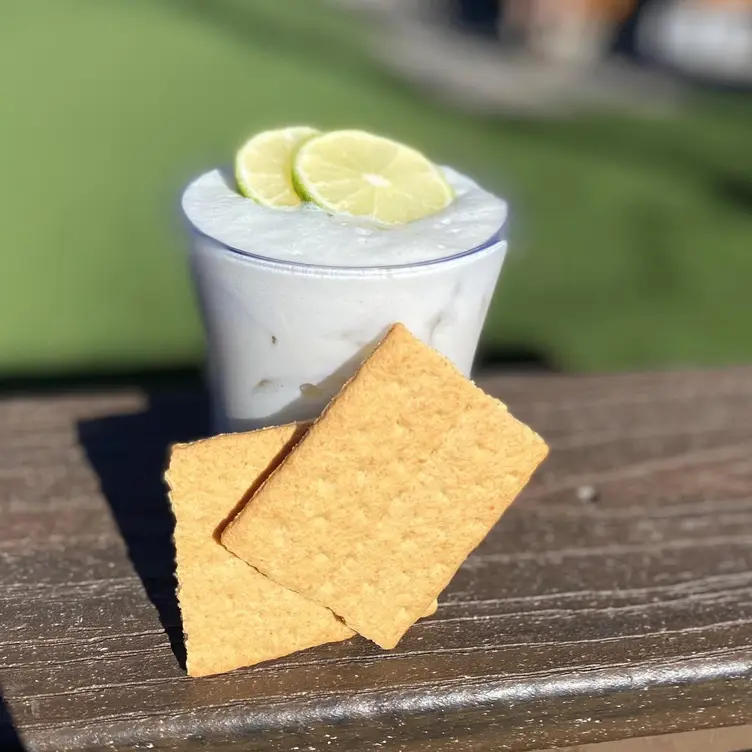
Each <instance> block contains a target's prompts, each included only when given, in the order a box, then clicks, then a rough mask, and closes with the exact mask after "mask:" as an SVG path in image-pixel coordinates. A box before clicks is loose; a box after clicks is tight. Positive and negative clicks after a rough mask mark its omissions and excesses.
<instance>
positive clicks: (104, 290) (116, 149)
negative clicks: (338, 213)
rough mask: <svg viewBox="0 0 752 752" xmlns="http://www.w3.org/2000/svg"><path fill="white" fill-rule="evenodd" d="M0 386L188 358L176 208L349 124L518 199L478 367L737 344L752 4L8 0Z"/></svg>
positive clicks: (750, 356)
mask: <svg viewBox="0 0 752 752" xmlns="http://www.w3.org/2000/svg"><path fill="white" fill-rule="evenodd" d="M0 83H1V86H0V92H1V97H2V98H1V99H0V102H1V104H0V165H1V166H2V180H0V259H1V261H0V378H1V379H5V380H13V379H22V378H28V377H46V376H55V377H57V376H65V375H85V376H97V375H102V374H117V373H134V372H148V371H152V370H159V369H175V368H188V369H190V368H192V367H194V366H196V365H197V364H198V363H199V362H200V359H201V356H202V348H203V344H202V336H201V332H200V327H199V320H198V316H197V312H196V309H195V307H194V303H193V298H192V293H191V290H190V285H189V279H188V275H187V269H186V266H185V263H184V247H185V242H186V238H185V235H184V228H183V227H182V224H181V219H180V216H179V213H178V209H177V207H178V197H179V194H180V191H181V188H182V187H183V186H184V184H185V183H186V182H187V181H188V180H189V179H190V178H191V177H193V176H194V175H196V174H198V173H199V172H201V171H202V170H205V169H207V168H209V167H211V166H215V165H218V164H226V163H227V162H228V161H230V160H231V158H232V156H233V154H234V150H235V149H236V148H237V146H239V144H240V143H241V142H242V141H243V140H244V139H245V138H246V137H247V136H248V135H250V134H251V133H252V132H254V131H256V130H260V129H263V128H268V127H276V126H280V125H286V124H303V123H305V124H311V125H316V126H318V127H320V128H338V127H362V128H366V129H370V130H374V131H377V132H379V133H382V134H385V135H389V136H392V137H394V138H397V139H400V140H402V141H405V142H407V143H410V144H412V145H415V146H417V147H418V148H420V149H422V150H424V151H425V152H426V153H427V154H428V155H429V156H430V157H432V158H433V159H434V160H436V161H439V162H441V163H444V164H451V165H453V166H455V167H456V168H458V169H460V170H462V171H464V172H467V173H469V174H470V175H472V176H473V177H475V178H476V179H477V180H478V181H480V182H481V183H482V184H483V185H484V186H486V187H488V188H490V189H492V190H494V191H496V192H499V193H500V194H502V195H503V196H505V197H507V198H508V199H509V201H510V202H511V205H512V211H513V221H512V224H511V227H510V233H511V243H512V249H513V252H512V253H511V255H510V257H509V259H508V262H507V266H506V268H505V271H504V273H503V274H502V281H501V283H500V286H499V288H498V290H497V295H496V299H495V300H494V303H493V306H492V310H491V314H490V317H489V320H488V324H487V327H486V331H485V335H484V341H483V357H484V359H485V360H486V362H491V361H507V362H517V363H519V362H526V363H528V364H533V363H536V364H539V365H545V366H550V367H553V368H557V369H564V370H573V371H575V370H576V371H583V370H615V369H630V370H634V369H644V368H665V367H673V366H689V365H692V366H694V365H697V366H706V365H715V364H725V363H735V362H741V361H750V360H752V336H751V334H750V322H752V296H750V295H749V294H748V291H747V287H748V281H749V280H750V279H752V94H751V92H752V2H750V1H749V0H644V1H641V0H349V1H346V0H339V1H338V2H334V0H330V1H329V2H325V1H324V0H211V1H210V0H159V1H157V0H23V2H21V1H20V0H16V1H14V0H0Z"/></svg>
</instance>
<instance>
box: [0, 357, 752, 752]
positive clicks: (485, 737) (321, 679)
mask: <svg viewBox="0 0 752 752" xmlns="http://www.w3.org/2000/svg"><path fill="white" fill-rule="evenodd" d="M482 384H483V386H484V387H486V388H487V389H489V391H492V392H493V393H494V394H496V395H498V396H500V397H501V398H503V399H504V400H505V401H506V402H508V403H509V404H510V406H511V408H512V409H513V411H514V412H515V413H516V414H517V415H518V416H519V417H520V418H522V419H523V420H525V421H527V422H529V423H531V425H532V426H533V427H534V428H535V429H536V430H538V431H539V432H541V433H542V434H543V435H544V436H545V437H546V438H547V439H549V440H550V443H551V444H552V449H553V451H552V455H551V457H550V458H549V460H548V461H547V463H546V464H545V466H544V467H543V469H542V470H541V471H540V472H539V474H538V475H537V476H536V478H535V480H534V482H533V484H532V485H531V487H530V488H529V489H528V490H527V491H526V492H525V494H524V496H523V498H522V499H521V500H520V501H519V502H518V503H517V504H515V505H514V506H513V508H512V509H511V510H510V511H509V513H508V514H507V515H506V516H505V517H504V518H503V520H502V522H501V523H500V524H499V525H498V526H497V528H496V529H495V530H494V531H493V533H492V534H491V536H490V537H489V538H488V539H487V541H486V542H485V543H484V544H483V546H482V547H481V548H480V549H479V550H478V552H477V553H476V554H474V555H473V556H472V557H471V558H470V559H469V560H468V562H467V563H466V564H465V566H464V567H463V568H462V569H461V570H460V572H459V574H458V575H457V577H456V578H455V580H454V582H453V583H452V585H451V587H450V588H449V590H448V591H447V593H446V594H445V595H444V596H443V597H442V599H441V600H440V606H439V610H438V612H437V613H436V615H435V616H433V617H431V618H429V619H426V620H424V621H422V622H420V623H419V624H418V625H417V626H416V627H415V628H414V629H413V630H411V631H410V632H409V633H408V635H407V636H406V638H405V639H404V641H403V642H402V643H401V645H400V647H399V648H398V649H396V650H394V651H392V652H389V653H383V652H382V651H380V650H378V649H377V648H376V647H375V646H373V645H371V644H369V643H367V642H366V641H365V640H362V639H354V640H351V641H348V642H346V643H341V644H337V645H328V646H323V647H321V648H317V649H314V650H310V651H307V652H305V653H299V654H296V655H293V656H290V657H288V658H286V659H283V660H279V661H276V662H273V663H269V664H266V665H262V666H259V667H257V668H255V669H249V670H241V671H236V672H233V673H231V674H227V675H224V676H218V677H210V678H206V679H188V678H187V677H185V675H184V672H183V671H182V669H181V667H180V661H181V659H182V656H181V654H182V640H181V636H180V625H179V616H178V612H177V609H176V606H175V597H174V582H173V579H172V557H173V551H172V546H171V543H170V534H171V526H172V522H171V519H170V516H169V512H168V508H167V505H166V500H165V496H164V489H163V487H162V484H161V480H160V477H161V471H162V467H163V462H164V453H165V448H166V446H167V445H168V444H169V443H170V442H172V441H176V440H188V439H191V438H195V437H197V436H199V435H202V434H203V433H204V431H205V409H204V403H203V401H202V400H201V398H200V396H199V395H197V394H194V393H189V392H185V393H174V394H170V393H166V392H161V393H155V394H151V395H146V394H144V393H142V392H139V391H135V390H134V391H121V392H110V393H103V394H92V395H86V394H78V395H76V394H68V395H47V396H43V397H35V396H33V395H32V396H28V397H15V398H12V399H11V398H9V399H6V400H5V401H3V402H0V686H1V687H2V692H1V694H2V697H3V704H2V706H0V749H2V750H5V749H9V750H10V749H14V748H18V747H20V745H21V744H24V745H25V747H26V749H28V750H35V751H36V750H39V751H40V752H42V751H45V752H46V751H48V750H49V751H53V750H54V751H55V752H63V751H65V750H89V749H157V750H175V751H177V750H191V749H201V748H211V749H213V750H225V749H228V750H229V749H241V748H242V749H247V748H253V749H261V750H282V749H285V750H294V749H295V748H296V747H297V748H299V749H300V750H306V749H315V750H339V749H343V750H345V749H367V748H373V749H385V750H386V749H394V750H405V751H406V752H411V751H412V750H421V752H422V751H423V750H427V751H428V752H431V751H432V750H444V749H453V750H463V751H465V750H483V749H494V750H515V751H520V752H522V751H523V750H532V749H540V748H545V747H556V746H566V745H573V744H582V743H587V742H595V741H603V740H611V739H619V738H625V737H630V736H641V735H648V734H656V733H667V732H671V731H685V730H688V729H693V728H714V727H719V726H730V725H736V724H742V723H749V722H751V721H752V693H750V691H749V686H750V684H749V680H750V678H751V677H752V368H737V369H730V370H725V371H716V372H697V373H690V372H687V373H666V374H654V375H619V376H603V377H600V376H598V377H596V376H588V377H580V378H574V377H559V376H543V375H535V376H530V377H521V376H515V377H493V378H489V379H486V380H485V381H484V382H482ZM585 486H589V487H592V488H591V489H588V492H587V493H586V492H584V491H583V490H582V489H583V487H585ZM593 497H595V498H593ZM587 499H590V500H587ZM176 656H177V657H176Z"/></svg>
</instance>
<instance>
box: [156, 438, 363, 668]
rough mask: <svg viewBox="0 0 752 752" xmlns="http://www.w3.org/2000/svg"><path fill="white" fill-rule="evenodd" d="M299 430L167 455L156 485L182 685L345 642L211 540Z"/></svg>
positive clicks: (332, 624)
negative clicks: (166, 517) (163, 496)
mask: <svg viewBox="0 0 752 752" xmlns="http://www.w3.org/2000/svg"><path fill="white" fill-rule="evenodd" d="M306 428H307V424H303V425H301V426H295V425H289V426H283V427H280V428H271V429H266V430H261V431H254V432H252V433H246V434H234V435H227V436H217V437H215V438H212V439H206V440H204V441H197V442H195V443H192V444H178V445H176V446H174V447H173V448H172V452H171V456H170V464H169V468H168V470H167V473H166V476H165V479H166V481H167V483H168V485H169V487H170V503H171V504H172V509H173V513H174V515H175V551H176V560H177V577H178V583H179V585H178V601H179V603H180V611H181V614H182V619H183V632H184V634H185V643H186V653H187V668H188V674H189V675H190V676H206V675H208V674H216V673H220V672H223V671H231V670H232V669H235V668H239V667H241V666H251V665H253V664H255V663H259V662H261V661H267V660H270V659H272V658H279V657H281V656H283V655H287V654H289V653H292V652H295V651H297V650H303V649H305V648H310V647H313V646H314V645H320V644H322V643H326V642H335V641H338V640H345V639H347V638H348V637H352V636H353V634H354V633H353V631H352V630H350V629H348V627H346V626H345V625H344V624H343V623H342V621H341V620H340V619H338V618H337V617H336V616H335V615H334V614H333V613H332V612H331V611H330V610H329V609H327V608H325V607H324V606H321V605H319V604H317V603H314V602H313V601H311V600H309V599H308V598H304V597H303V596H302V595H299V594H298V593H295V592H293V591H291V590H288V589H287V588H284V587H282V586H281V585H278V584H277V583H276V582H273V581H272V580H270V579H268V578H267V577H265V576H264V575H263V574H261V573H260V572H258V571H257V570H255V569H253V567H250V566H248V564H246V563H245V562H244V561H241V560H240V559H238V558H236V557H235V556H233V555H232V554H231V553H230V552H229V551H227V550H226V549H225V548H224V547H223V546H222V545H221V543H219V541H218V540H217V531H218V529H219V528H221V526H222V525H223V523H224V522H225V521H226V520H227V519H228V517H231V516H232V515H233V513H234V511H235V509H236V508H237V506H238V502H239V501H240V500H241V499H242V498H243V497H244V495H245V494H246V493H247V492H248V487H249V485H251V484H252V483H253V484H254V485H256V484H258V483H259V482H260V480H262V479H263V478H264V477H265V475H266V474H267V473H268V472H269V471H270V470H271V469H272V468H274V467H275V466H276V464H277V463H278V462H279V461H280V459H281V458H282V457H284V456H285V454H286V453H287V452H288V451H289V449H290V447H291V446H292V445H293V444H294V443H295V442H296V441H297V440H298V438H299V437H300V436H301V435H302V433H303V432H304V431H305V429H306ZM251 490H253V488H252V489H251Z"/></svg>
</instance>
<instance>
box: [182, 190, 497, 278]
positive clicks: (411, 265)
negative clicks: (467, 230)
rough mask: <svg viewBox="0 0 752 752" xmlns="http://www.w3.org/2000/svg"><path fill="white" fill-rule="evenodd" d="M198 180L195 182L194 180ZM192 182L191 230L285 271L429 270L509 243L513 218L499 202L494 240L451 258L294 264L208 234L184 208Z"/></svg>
mask: <svg viewBox="0 0 752 752" xmlns="http://www.w3.org/2000/svg"><path fill="white" fill-rule="evenodd" d="M194 180H195V179H194ZM193 182H194V181H193V180H192V181H191V182H190V183H188V184H187V185H186V186H185V188H184V189H183V191H182V192H181V194H180V213H181V214H182V215H183V219H184V221H185V222H186V223H187V224H188V228H189V230H190V231H191V232H192V233H194V234H195V235H198V236H199V237H202V238H207V239H208V240H211V241H212V242H213V243H216V244H217V245H219V246H221V247H222V249H223V250H226V251H229V252H230V253H233V254H235V255H237V256H241V257H242V258H246V259H252V260H254V261H261V262H263V263H265V264H271V265H273V266H279V267H283V268H293V269H299V270H307V271H319V272H339V273H342V272H348V273H355V274H358V273H360V272H388V271H400V270H402V271H404V270H410V269H425V268H426V267H432V266H441V265H442V264H446V263H450V262H452V261H458V260H460V259H463V258H467V257H470V256H475V255H476V254H480V253H483V252H484V251H487V250H489V249H491V248H493V247H494V246H495V245H497V244H499V243H505V242H506V238H505V237H504V230H505V229H506V225H507V219H508V216H509V212H508V204H507V202H506V201H504V199H499V200H500V201H502V202H503V203H504V218H503V219H502V221H501V225H500V226H499V228H498V229H497V230H495V231H494V233H493V234H492V235H491V237H490V238H488V239H487V240H484V241H483V242H482V243H480V244H479V245H475V246H473V247H472V248H468V249H466V250H464V251H457V252H456V253H452V254H451V255H449V256H441V257H439V258H435V259H427V260H424V261H409V262H406V263H401V264H368V265H366V266H352V265H343V264H312V263H309V262H305V261H291V260H289V259H278V258H273V257H272V256H263V255H261V254H259V253H251V252H250V251H244V250H242V249H241V248H237V247H235V246H233V245H230V244H229V243H225V242H224V241H223V240H220V239H219V238H217V237H215V236H214V235H211V234H210V233H208V232H205V231H204V230H202V229H201V228H200V227H199V226H198V225H197V224H196V223H195V222H194V221H193V220H192V219H191V218H190V217H189V216H188V214H187V212H186V211H185V208H184V206H183V201H182V199H183V196H184V195H185V192H186V190H187V189H188V187H189V186H190V185H191V183H193Z"/></svg>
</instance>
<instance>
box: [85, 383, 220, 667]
mask: <svg viewBox="0 0 752 752" xmlns="http://www.w3.org/2000/svg"><path fill="white" fill-rule="evenodd" d="M207 427H208V409H207V405H206V402H205V401H204V400H203V399H202V398H200V397H198V396H197V395H196V393H195V392H191V393H190V396H187V395H180V394H177V395H171V396H169V397H167V396H164V395H155V396H152V397H150V399H149V408H148V410H146V411H145V412H141V413H135V414H126V415H114V416H111V417H106V418H98V419H96V420H89V421H81V422H79V424H78V437H79V441H80V443H81V446H82V447H83V449H84V451H85V452H86V455H87V457H88V459H89V462H90V463H91V466H92V468H93V469H94V471H95V472H96V473H97V475H98V476H99V481H100V486H101V489H102V492H103V494H104V495H105V497H106V498H107V501H108V503H109V505H110V508H111V509H112V515H113V517H114V519H115V521H116V522H117V525H118V527H119V529H120V533H121V535H122V536H123V539H124V540H125V543H126V545H127V547H128V555H129V557H130V559H131V562H132V563H133V567H134V569H135V570H136V572H137V574H138V576H139V577H140V578H141V582H142V583H143V586H144V590H145V591H146V594H147V595H148V597H149V600H150V601H151V602H152V604H153V605H154V607H155V608H156V609H157V612H158V613H159V618H160V621H161V622H162V626H163V627H164V630H165V632H166V633H167V635H168V637H169V639H170V645H171V646H172V650H173V652H174V653H175V657H176V658H177V659H178V662H179V663H180V665H181V667H182V668H185V645H184V643H183V634H182V627H181V621H180V611H179V608H178V604H177V598H176V595H175V587H176V580H175V573H174V570H175V548H174V544H173V541H172V532H173V524H174V521H173V517H172V512H171V511H170V507H169V502H168V499H167V491H166V488H165V486H164V482H163V479H162V477H163V474H164V470H165V467H166V459H167V452H168V449H169V447H170V445H172V444H174V443H176V442H182V441H191V440H193V439H196V438H199V437H201V436H205V435H206V434H207Z"/></svg>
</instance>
